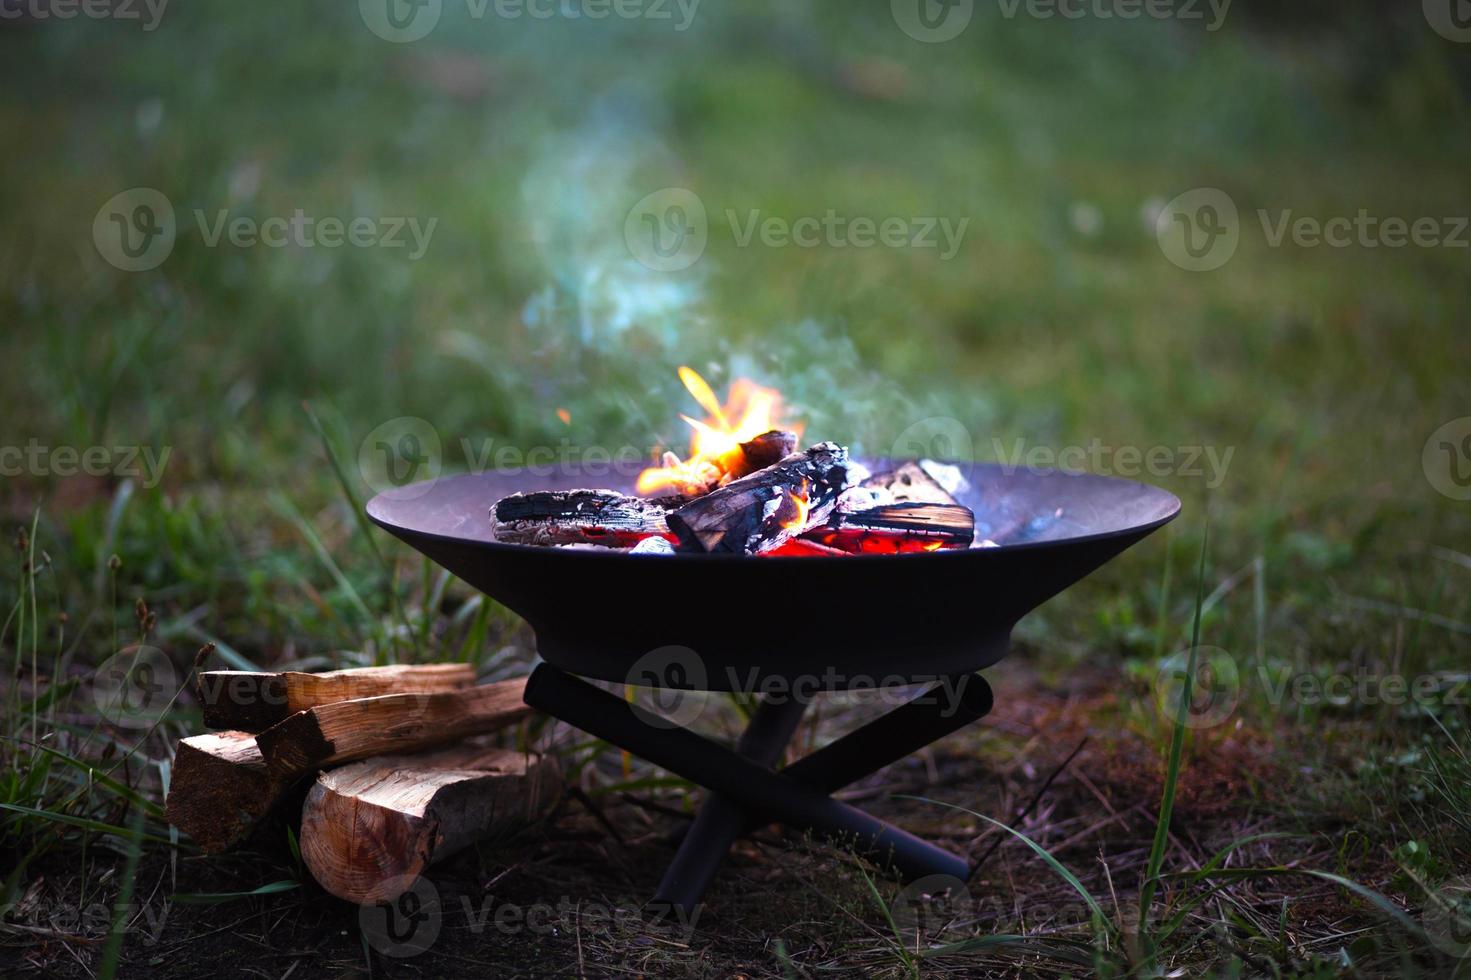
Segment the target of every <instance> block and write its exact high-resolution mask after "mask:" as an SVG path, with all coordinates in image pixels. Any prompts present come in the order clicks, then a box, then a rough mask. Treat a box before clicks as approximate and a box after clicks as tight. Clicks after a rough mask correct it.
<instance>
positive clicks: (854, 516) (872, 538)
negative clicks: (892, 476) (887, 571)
mask: <svg viewBox="0 0 1471 980" xmlns="http://www.w3.org/2000/svg"><path fill="white" fill-rule="evenodd" d="M975 527H976V522H975V515H974V514H972V513H971V511H970V508H968V507H964V506H962V505H960V504H930V503H917V502H909V503H901V504H888V505H886V506H883V507H872V508H869V509H868V510H863V511H858V512H856V513H843V512H835V513H834V514H833V515H832V517H831V519H830V520H829V522H828V524H827V525H825V526H823V527H820V528H816V529H814V530H813V531H810V532H808V534H806V535H805V536H804V539H803V540H812V541H815V542H818V543H820V544H823V545H826V546H828V547H830V548H836V549H838V550H840V551H843V552H847V553H853V554H859V553H865V554H900V553H904V552H910V551H935V550H937V549H940V548H969V547H970V545H971V541H972V540H973V539H974V538H975Z"/></svg>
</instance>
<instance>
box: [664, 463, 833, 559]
mask: <svg viewBox="0 0 1471 980" xmlns="http://www.w3.org/2000/svg"><path fill="white" fill-rule="evenodd" d="M847 487H848V450H847V449H845V448H843V447H842V446H839V445H838V444H837V443H833V442H822V443H818V444H817V445H815V446H812V447H811V448H809V449H807V450H806V451H805V452H800V453H792V454H791V455H790V456H787V457H785V458H784V459H782V460H781V461H780V462H778V463H775V464H773V465H771V466H768V467H766V468H765V469H763V470H757V471H756V472H755V473H752V474H751V475H750V476H746V477H742V478H741V479H739V480H735V481H734V482H732V483H728V484H726V485H725V486H723V487H721V488H720V489H719V490H713V491H711V492H710V493H707V494H706V495H705V496H703V497H698V498H696V499H694V500H691V501H690V502H689V503H687V504H685V505H684V506H683V507H680V508H679V509H678V510H675V511H674V512H673V513H671V514H670V515H669V529H670V530H671V531H673V532H674V534H675V536H676V537H677V538H678V542H679V546H680V549H681V550H684V551H704V552H718V553H726V554H742V555H756V554H761V553H762V552H765V551H770V550H772V549H773V548H778V547H780V546H781V545H782V544H784V543H785V542H787V541H788V540H790V539H791V538H793V537H796V536H797V535H799V534H801V533H802V532H803V531H806V530H808V529H810V528H812V527H813V526H815V525H818V524H821V523H823V522H824V521H826V520H827V518H828V515H829V514H831V513H832V510H833V505H834V504H835V503H836V502H837V498H838V494H840V493H842V492H843V491H844V490H845V489H847Z"/></svg>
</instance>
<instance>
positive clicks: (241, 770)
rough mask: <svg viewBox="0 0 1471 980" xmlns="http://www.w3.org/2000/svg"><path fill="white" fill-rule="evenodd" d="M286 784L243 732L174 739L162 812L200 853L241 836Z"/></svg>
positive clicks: (227, 844) (225, 845) (215, 851)
mask: <svg viewBox="0 0 1471 980" xmlns="http://www.w3.org/2000/svg"><path fill="white" fill-rule="evenodd" d="M290 784H291V780H289V779H281V778H278V777H277V776H276V775H275V774H274V773H273V772H271V770H270V768H269V767H268V766H267V765H266V760H265V759H264V758H263V757H262V756H261V752H260V748H259V747H258V746H257V745H256V742H255V737H254V736H253V735H251V734H250V733H249V732H214V733H211V734H209V735H194V736H192V737H190V738H185V739H181V740H180V741H179V746H178V751H177V752H175V754H174V765H173V771H172V774H171V778H170V781H169V795H168V800H167V801H166V802H165V804H164V814H165V816H166V817H167V818H168V821H169V823H170V824H172V825H173V826H175V827H178V828H179V829H180V830H182V831H183V832H184V833H186V834H188V835H189V836H190V837H192V838H194V841H195V843H197V844H198V845H199V846H200V848H202V849H203V850H204V852H205V853H206V854H218V853H219V852H221V851H224V850H227V849H229V848H230V847H233V846H234V845H236V844H238V843H240V842H241V841H243V840H245V838H247V837H249V836H250V833H251V831H252V830H254V829H255V827H256V825H257V824H258V823H259V822H260V821H261V820H263V819H265V817H266V816H267V815H268V814H269V813H270V812H271V810H272V809H274V808H275V806H276V803H277V801H278V800H280V798H281V797H282V795H283V794H284V793H285V792H286V790H287V789H288V788H289V786H290Z"/></svg>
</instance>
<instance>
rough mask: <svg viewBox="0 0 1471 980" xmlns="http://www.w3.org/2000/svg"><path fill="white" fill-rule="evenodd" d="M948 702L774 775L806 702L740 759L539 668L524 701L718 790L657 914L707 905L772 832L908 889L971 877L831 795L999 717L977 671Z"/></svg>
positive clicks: (772, 704)
mask: <svg viewBox="0 0 1471 980" xmlns="http://www.w3.org/2000/svg"><path fill="white" fill-rule="evenodd" d="M954 683H955V691H956V693H957V694H958V697H956V699H955V701H954V703H951V704H946V703H944V699H943V698H941V697H939V696H938V695H939V694H940V693H941V692H942V691H943V690H944V688H943V686H941V687H936V688H932V689H931V690H930V691H928V692H926V694H924V695H921V696H920V697H917V698H915V699H914V700H913V701H910V702H909V703H908V704H905V705H902V706H901V707H899V708H896V709H894V710H893V711H890V712H889V713H888V714H886V715H884V716H883V717H881V718H878V719H876V720H874V721H872V722H870V723H868V724H867V725H864V726H863V727H861V728H859V729H857V730H855V731H853V732H850V733H848V734H847V735H845V736H843V737H842V738H840V739H838V740H837V741H835V742H833V743H832V744H830V745H828V746H826V747H825V748H823V749H820V750H818V751H816V752H814V753H812V754H811V755H809V756H807V757H806V758H804V759H802V760H801V761H799V762H795V763H793V764H792V765H790V766H787V767H786V768H785V769H782V770H781V771H780V772H773V771H772V769H771V766H773V765H774V764H775V763H776V762H777V760H778V759H779V758H780V756H781V752H782V750H783V749H784V748H785V747H786V744H787V742H788V741H789V740H790V739H791V737H792V734H793V733H794V732H795V731H796V728H797V723H798V722H799V721H800V720H801V717H802V712H803V710H804V709H805V707H806V705H805V704H804V703H802V702H800V701H797V700H796V699H793V698H784V699H781V700H777V701H767V702H763V703H762V705H761V706H760V708H758V709H757V711H756V713H755V715H754V716H753V717H752V719H751V723H750V725H749V727H748V728H747V729H746V731H745V733H744V734H743V735H742V737H741V740H740V744H739V746H738V747H737V750H736V751H734V752H733V751H731V750H730V749H727V748H725V747H724V746H722V745H719V744H717V743H715V742H712V741H710V740H709V739H706V738H703V737H701V736H699V735H696V734H695V733H694V732H691V731H689V730H688V729H684V728H670V727H669V723H668V722H667V721H666V720H664V719H662V718H659V717H658V716H657V715H653V714H651V713H649V712H647V711H645V710H643V709H642V708H639V707H637V706H636V705H631V704H629V703H627V702H626V701H624V700H623V699H621V698H619V697H616V696H615V695H612V694H609V693H608V692H607V691H604V690H602V689H600V688H597V687H594V686H593V685H591V684H589V683H587V682H586V681H583V680H580V679H578V678H576V677H573V676H572V675H571V674H568V673H565V672H564V671H561V670H558V669H557V668H555V667H553V666H551V665H550V664H542V665H541V666H539V667H537V668H536V670H535V671H533V672H532V674H531V677H530V679H529V680H528V681H527V684H526V695H525V698H526V703H527V704H529V705H531V706H532V707H534V708H536V709H538V710H540V711H543V712H545V713H546V714H549V715H552V716H554V717H556V718H560V719H562V720H563V721H566V722H568V723H569V724H572V725H576V726H577V727H578V728H580V729H582V730H583V731H585V732H588V733H589V734H591V735H595V736H597V737H598V738H601V739H603V740H605V741H608V742H611V743H613V744H614V745H617V746H619V747H620V748H624V749H627V750H628V751H630V752H632V753H634V754H635V755H638V756H640V757H642V758H644V759H647V760H648V761H649V762H652V763H654V764H655V765H657V766H659V767H661V768H664V769H667V770H669V771H670V772H672V773H675V774H676V775H678V776H682V777H683V778H685V779H688V780H690V781H691V782H694V783H699V784H700V785H702V786H704V787H706V788H707V789H709V790H711V794H712V795H711V796H710V798H709V799H708V800H706V802H705V804H704V806H703V807H701V809H700V813H699V815H698V817H697V818H696V819H695V822H694V824H693V825H692V826H691V827H690V829H689V832H688V834H686V836H685V838H684V840H683V841H682V842H681V844H680V846H679V851H678V853H677V854H676V855H675V857H674V860H673V862H671V863H670V866H669V869H668V871H667V872H666V873H665V875H664V880H663V881H662V882H661V883H660V885H659V891H658V894H657V895H656V896H655V898H654V904H655V906H659V907H665V908H668V909H670V910H680V911H686V912H687V911H689V910H692V909H693V908H694V907H695V906H696V905H698V904H699V901H700V898H701V896H703V895H704V893H705V889H706V888H708V887H709V885H710V882H711V880H712V879H713V878H714V876H715V872H716V870H717V869H718V868H719V867H720V862H721V861H722V860H723V859H724V857H725V854H726V852H727V851H728V850H729V849H730V846H731V844H732V843H734V841H735V839H736V838H737V837H739V836H740V835H741V834H742V833H743V832H745V831H748V830H750V829H752V828H753V827H757V826H760V825H762V824H763V823H770V822H773V821H774V822H780V823H783V824H786V825H787V826H789V827H793V828H796V829H798V830H810V831H812V832H814V833H817V834H820V835H822V836H824V837H827V838H829V839H832V840H835V841H837V842H840V843H842V844H845V845H849V846H852V847H854V848H855V849H857V850H859V851H861V852H863V853H865V854H867V855H869V856H871V857H872V858H873V859H875V860H877V861H879V862H881V863H887V864H891V865H893V867H894V868H895V869H897V870H898V871H899V873H900V874H901V875H903V877H904V878H905V879H906V880H913V879H915V878H920V877H923V876H925V875H933V874H947V875H951V876H954V877H956V878H960V879H965V878H966V877H968V876H969V873H970V865H969V863H968V862H967V861H966V860H965V859H964V858H962V857H959V856H957V855H955V854H951V853H950V852H949V851H946V850H943V849H942V848H939V847H936V846H935V845H933V844H930V843H928V842H926V841H923V840H921V839H919V838H918V837H915V836H914V835H913V834H910V833H908V832H906V831H903V830H900V829H899V828H898V827H895V826H893V825H891V824H887V823H885V822H884V821H882V820H879V819H877V818H876V817H872V816H870V815H868V814H867V813H864V812H863V811H862V810H859V809H857V808H856V807H852V806H849V805H847V804H845V803H841V802H839V801H837V800H834V799H832V798H831V797H830V796H829V795H828V794H829V793H833V792H836V791H837V790H839V789H841V788H843V787H844V786H847V785H848V784H849V783H852V782H855V781H856V780H858V779H861V778H862V777H864V776H866V775H868V774H869V773H871V772H875V771H877V770H879V769H882V768H883V767H884V766H887V765H889V764H890V763H893V762H897V761H898V760H899V759H902V758H904V757H905V756H907V755H909V754H910V753H912V752H914V751H916V750H918V749H921V748H923V747H924V746H926V745H928V744H930V743H931V742H933V741H935V740H936V739H938V738H941V737H943V736H945V735H947V734H949V733H951V732H953V731H956V730H958V729H960V728H963V727H964V726H965V725H968V724H970V723H971V722H973V721H975V720H976V719H978V718H980V717H981V716H982V715H984V714H986V713H987V712H988V711H990V710H991V704H992V695H991V687H990V685H989V684H987V683H986V681H985V679H984V678H982V677H981V676H980V675H979V674H968V675H965V676H964V677H961V678H956V679H954Z"/></svg>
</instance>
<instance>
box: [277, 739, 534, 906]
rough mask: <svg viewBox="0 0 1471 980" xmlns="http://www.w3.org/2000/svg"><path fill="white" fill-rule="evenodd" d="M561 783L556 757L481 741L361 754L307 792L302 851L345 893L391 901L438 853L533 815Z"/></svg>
mask: <svg viewBox="0 0 1471 980" xmlns="http://www.w3.org/2000/svg"><path fill="white" fill-rule="evenodd" d="M561 782H562V776H561V770H560V768H559V766H558V765H557V761H556V759H555V758H552V757H540V756H535V755H527V754H525V753H522V752H517V751H513V750H508V749H496V748H487V747H484V746H480V745H476V744H465V745H458V746H455V747H453V748H449V749H444V750H440V751H437V752H429V753H424V754H421V755H400V756H380V757H376V758H372V759H367V760H364V761H361V762H355V763H352V764H350V765H346V766H342V767H341V768H338V769H333V770H331V771H329V772H324V773H322V774H321V775H320V776H319V777H318V778H317V782H316V784H315V785H314V786H313V787H312V789H311V791H310V792H309V793H308V794H307V799H306V803H305V804H304V805H303V807H302V815H301V838H300V840H301V856H302V860H303V862H304V863H305V864H306V865H307V867H308V868H309V869H310V870H311V872H312V875H313V877H315V878H316V879H317V881H318V882H319V883H321V885H322V887H323V888H325V889H326V890H327V891H328V892H330V893H332V894H333V895H336V896H337V897H338V898H342V899H346V900H347V901H350V902H357V903H358V904H362V905H370V904H373V903H376V902H386V901H392V900H393V899H395V898H397V897H398V895H400V894H401V893H402V892H403V891H404V890H406V889H407V888H408V887H409V886H410V885H411V884H412V883H413V881H414V879H415V878H417V877H418V876H419V875H420V874H422V873H423V872H424V870H425V869H426V868H427V867H429V866H430V865H431V864H433V863H435V862H436V861H439V860H442V859H443V858H445V857H448V856H449V855H451V854H453V853H454V852H456V851H458V850H460V849H462V848H464V847H466V846H468V845H469V844H471V843H473V842H474V841H476V840H479V839H482V838H495V837H504V836H508V835H510V834H512V833H515V832H516V831H518V830H520V829H522V828H523V827H525V826H527V825H528V824H530V823H533V822H535V821H536V820H537V819H539V818H540V817H541V816H543V815H544V814H545V813H546V812H547V811H548V810H550V809H551V807H552V805H553V804H554V803H555V802H556V800H557V798H558V796H559V795H560V792H561Z"/></svg>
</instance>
